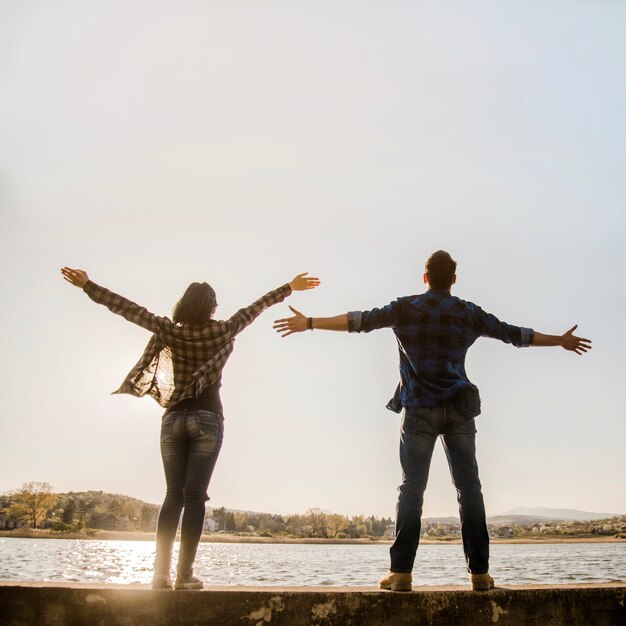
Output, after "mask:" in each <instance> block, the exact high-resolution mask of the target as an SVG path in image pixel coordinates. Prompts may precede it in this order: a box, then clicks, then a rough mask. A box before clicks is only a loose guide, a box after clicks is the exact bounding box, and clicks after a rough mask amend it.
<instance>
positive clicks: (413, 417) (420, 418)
mask: <svg viewBox="0 0 626 626" xmlns="http://www.w3.org/2000/svg"><path fill="white" fill-rule="evenodd" d="M431 412H432V409H430V408H419V409H411V411H410V413H405V415H404V420H403V422H402V429H403V430H404V431H406V432H408V433H430V432H432V426H431V423H430V414H431Z"/></svg>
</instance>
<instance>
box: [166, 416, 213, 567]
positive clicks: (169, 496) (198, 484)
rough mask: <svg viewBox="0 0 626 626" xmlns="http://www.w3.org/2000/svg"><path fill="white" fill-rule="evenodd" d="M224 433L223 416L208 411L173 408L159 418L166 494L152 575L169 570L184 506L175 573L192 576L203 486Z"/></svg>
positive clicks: (201, 517)
mask: <svg viewBox="0 0 626 626" xmlns="http://www.w3.org/2000/svg"><path fill="white" fill-rule="evenodd" d="M223 438H224V419H223V418H222V416H221V415H218V414H217V413H212V412H210V411H191V410H187V409H183V410H179V411H177V410H173V411H170V412H169V413H166V414H165V415H164V416H163V420H162V422H161V456H162V458H163V467H164V469H165V481H166V483H167V493H166V495H165V500H164V502H163V506H162V507H161V511H160V512H159V520H158V522H157V533H156V534H157V547H156V560H155V566H154V572H155V574H169V571H170V562H171V558H172V547H173V545H174V539H175V537H176V529H177V528H178V522H179V520H180V514H181V511H182V510H183V507H184V510H185V512H184V514H183V522H182V527H181V539H180V552H179V555H178V564H177V568H176V569H177V572H178V575H179V576H182V577H184V576H189V575H191V572H192V568H193V562H194V560H195V558H196V550H197V549H198V542H199V541H200V535H201V534H202V526H203V524H204V515H205V509H204V505H205V502H206V501H207V500H208V499H209V498H208V496H207V493H206V492H207V488H208V486H209V481H210V480H211V475H212V474H213V469H214V468H215V464H216V462H217V457H218V455H219V452H220V448H221V447H222V439H223Z"/></svg>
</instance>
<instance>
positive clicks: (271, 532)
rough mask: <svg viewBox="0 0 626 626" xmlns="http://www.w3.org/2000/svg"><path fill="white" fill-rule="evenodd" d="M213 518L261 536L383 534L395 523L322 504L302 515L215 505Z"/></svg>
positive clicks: (231, 529) (223, 526) (219, 527)
mask: <svg viewBox="0 0 626 626" xmlns="http://www.w3.org/2000/svg"><path fill="white" fill-rule="evenodd" d="M211 518H212V519H213V520H215V522H216V524H217V526H216V530H221V531H226V532H234V533H241V534H250V533H254V534H258V535H261V536H262V537H263V536H264V537H273V536H280V535H284V536H289V537H298V538H309V537H311V538H320V539H331V538H336V539H344V538H346V537H348V538H354V539H357V538H364V537H373V538H374V537H383V536H384V535H385V533H386V532H387V531H388V530H389V528H390V527H392V525H393V521H392V519H391V518H390V517H375V516H373V515H370V516H369V517H366V516H364V515H355V516H353V517H347V516H345V515H340V514H339V513H328V512H327V511H322V510H321V509H319V508H312V509H309V510H308V511H307V512H306V513H304V514H303V515H273V514H271V513H247V512H242V511H228V510H227V509H225V508H224V507H222V508H219V509H213V512H212V513H211Z"/></svg>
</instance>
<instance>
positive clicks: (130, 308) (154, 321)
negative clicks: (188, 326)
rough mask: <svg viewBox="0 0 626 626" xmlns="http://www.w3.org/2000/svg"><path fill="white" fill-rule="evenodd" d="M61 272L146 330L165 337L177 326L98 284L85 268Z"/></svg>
mask: <svg viewBox="0 0 626 626" xmlns="http://www.w3.org/2000/svg"><path fill="white" fill-rule="evenodd" d="M61 274H62V275H63V278H64V279H65V280H66V281H67V282H68V283H71V284H72V285H74V286H76V287H80V288H81V289H82V290H83V291H84V292H85V293H86V294H87V295H88V296H89V297H90V298H91V299H92V300H93V301H94V302H97V303H98V304H102V305H104V306H105V307H107V309H109V311H111V312H112V313H115V314H117V315H121V316H122V317H123V318H124V319H126V320H128V321H129V322H132V323H133V324H137V325H138V326H141V327H142V328H145V329H146V330H149V331H151V332H153V333H156V334H157V335H161V336H162V337H164V336H166V335H167V334H168V331H170V330H171V329H172V327H174V326H175V324H174V323H173V322H172V321H171V320H170V319H168V318H167V317H159V316H158V315H154V313H150V311H148V309H146V308H144V307H142V306H139V305H138V304H135V303H134V302H131V301H130V300H127V299H126V298H124V297H122V296H119V295H118V294H116V293H113V292H112V291H109V290H108V289H105V288H104V287H101V286H100V285H96V283H94V282H93V281H91V280H89V276H88V275H87V272H85V271H84V270H78V269H73V268H71V267H63V268H61Z"/></svg>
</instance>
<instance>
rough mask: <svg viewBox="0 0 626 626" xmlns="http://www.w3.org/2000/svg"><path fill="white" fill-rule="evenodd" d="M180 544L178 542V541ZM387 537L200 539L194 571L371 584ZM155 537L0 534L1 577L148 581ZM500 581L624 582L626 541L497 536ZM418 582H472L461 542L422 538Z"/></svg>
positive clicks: (240, 581)
mask: <svg viewBox="0 0 626 626" xmlns="http://www.w3.org/2000/svg"><path fill="white" fill-rule="evenodd" d="M176 546H177V547H178V544H176ZM388 554H389V546H388V545H323V544H321V545H310V544H307V545H303V544H249V543H239V544H224V543H201V544H200V546H199V548H198V556H197V559H196V565H195V573H196V574H197V575H198V576H199V577H200V578H202V579H203V580H204V581H205V583H206V584H207V585H262V586H266V585H351V586H371V585H374V584H375V583H376V580H377V579H378V578H379V577H380V576H381V575H382V574H383V573H384V572H385V571H386V569H387V566H388V562H389V559H388ZM153 559H154V543H152V542H148V541H97V540H76V539H14V538H5V537H2V538H0V580H31V581H53V582H54V581H58V582H82V583H118V584H120V583H121V584H128V583H149V582H150V579H151V577H152V563H153ZM491 573H492V574H493V576H494V578H495V579H496V582H497V583H498V584H500V585H508V584H517V585H519V584H555V583H556V584H558V583H608V582H626V543H573V544H529V545H527V544H492V546H491ZM413 582H414V584H415V585H459V584H460V585H464V584H466V583H467V575H466V573H465V564H464V560H463V551H462V549H461V546H460V545H422V546H420V548H419V550H418V556H417V560H416V564H415V569H414V572H413Z"/></svg>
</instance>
